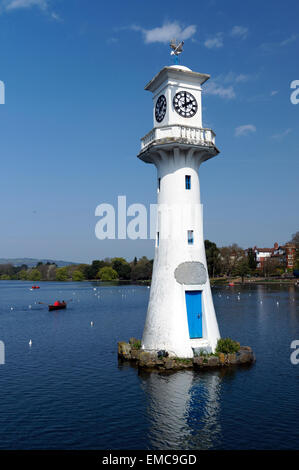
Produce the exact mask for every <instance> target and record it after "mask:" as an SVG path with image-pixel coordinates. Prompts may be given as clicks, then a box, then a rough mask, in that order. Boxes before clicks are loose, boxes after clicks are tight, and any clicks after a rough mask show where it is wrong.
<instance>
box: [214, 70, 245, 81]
mask: <svg viewBox="0 0 299 470" xmlns="http://www.w3.org/2000/svg"><path fill="white" fill-rule="evenodd" d="M251 78H252V77H251V76H250V75H245V74H244V73H239V74H236V73H234V72H228V73H227V74H226V75H223V74H221V75H219V76H218V77H217V81H221V82H223V83H241V82H248V81H249V80H250V79H251Z"/></svg>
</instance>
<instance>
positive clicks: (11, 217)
mask: <svg viewBox="0 0 299 470" xmlns="http://www.w3.org/2000/svg"><path fill="white" fill-rule="evenodd" d="M298 14H299V5H298V2H296V1H295V0H294V1H293V0H286V1H285V2H284V3H283V4H282V3H281V2H280V1H276V0H273V1H271V2H270V1H269V2H261V1H255V0H253V1H251V2H246V4H245V2H238V1H232V0H226V1H225V2H224V1H220V0H213V1H209V0H206V1H199V0H197V1H188V2H185V3H184V4H183V5H182V2H179V1H176V0H172V1H168V0H164V1H163V2H161V1H155V0H154V1H152V2H150V3H148V2H142V1H140V0H128V1H111V2H101V1H96V0H56V1H54V0H53V1H51V0H48V1H46V0H5V1H3V0H2V1H1V0H0V39H1V47H0V80H2V81H3V82H4V83H5V87H6V94H5V98H6V102H5V104H4V105H0V155H1V157H0V158H1V166H0V168H1V173H0V178H1V179H0V182H1V184H0V201H1V203H0V217H1V226H0V228H1V229H0V257H25V256H26V257H37V258H56V259H67V260H72V261H79V262H89V261H91V260H92V259H96V258H103V257H106V256H125V257H127V258H128V259H131V258H133V257H134V256H135V255H136V256H137V257H139V256H142V255H143V254H145V255H147V256H152V255H153V242H152V241H151V240H148V241H144V240H137V241H132V240H121V241H120V240H106V241H100V240H98V239H97V238H96V237H95V234H94V228H95V224H96V222H97V218H96V217H95V215H94V211H95V208H96V206H97V205H98V204H100V203H103V202H106V203H111V204H116V201H117V196H118V195H126V196H127V202H128V204H131V203H134V202H140V203H144V204H146V205H149V204H150V203H154V202H155V199H156V175H155V169H154V167H152V166H150V165H146V164H144V163H143V162H141V161H140V160H138V159H137V158H136V155H137V153H138V152H139V146H140V140H139V139H140V138H141V137H142V136H143V135H145V134H146V133H147V132H148V131H149V130H150V129H151V128H152V102H151V94H150V93H148V92H145V91H144V90H143V88H144V86H145V84H146V83H147V82H148V81H149V80H150V79H151V78H152V77H153V76H154V75H155V74H156V73H157V72H158V71H159V70H160V69H161V68H162V67H163V66H165V65H171V58H170V55H169V46H168V40H169V38H170V37H172V36H173V35H175V36H177V37H178V38H179V39H184V40H185V51H184V54H183V56H182V64H184V65H186V66H188V67H190V68H191V69H192V70H195V71H199V72H204V73H209V74H211V77H212V78H211V80H210V81H209V82H208V83H207V84H206V87H205V93H204V96H203V119H204V125H205V126H206V127H212V128H213V129H214V131H215V132H216V134H217V138H216V143H217V146H218V148H219V149H220V150H221V153H220V155H219V156H218V157H217V158H214V159H212V160H210V161H208V162H206V163H205V164H203V165H202V167H201V168H200V180H201V197H202V202H203V204H204V232H205V238H209V239H210V240H212V241H215V242H216V243H217V245H219V246H223V245H227V244H230V243H233V242H237V243H239V244H240V245H241V246H243V247H244V248H246V247H248V246H253V245H258V246H272V245H273V243H274V242H275V241H278V243H283V242H286V241H288V240H289V239H290V237H291V234H292V233H294V232H296V231H297V230H299V225H298V131H299V105H293V104H291V101H290V94H291V90H290V83H291V81H293V80H296V79H297V80H299V67H298V46H299V30H298Z"/></svg>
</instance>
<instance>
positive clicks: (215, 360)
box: [118, 338, 255, 371]
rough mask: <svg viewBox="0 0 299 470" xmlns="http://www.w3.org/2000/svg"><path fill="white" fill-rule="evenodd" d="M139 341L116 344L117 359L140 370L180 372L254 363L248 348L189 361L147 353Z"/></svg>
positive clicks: (250, 350)
mask: <svg viewBox="0 0 299 470" xmlns="http://www.w3.org/2000/svg"><path fill="white" fill-rule="evenodd" d="M139 345H140V341H138V340H137V339H136V338H131V339H130V341H129V342H128V343H126V342H124V341H121V342H119V343H118V357H119V358H120V359H121V360H123V361H134V363H135V364H136V365H137V366H138V368H141V369H156V370H174V371H175V370H182V369H194V370H198V369H201V370H202V369H211V368H219V367H229V366H236V365H243V364H250V363H253V362H255V356H254V354H253V352H252V349H251V348H250V347H249V346H240V350H239V351H238V352H237V353H233V354H224V353H217V354H209V355H202V356H196V357H193V358H190V359H185V358H179V357H161V356H158V354H157V353H156V352H147V351H144V350H142V349H140V348H139Z"/></svg>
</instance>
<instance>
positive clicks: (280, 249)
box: [246, 242, 296, 271]
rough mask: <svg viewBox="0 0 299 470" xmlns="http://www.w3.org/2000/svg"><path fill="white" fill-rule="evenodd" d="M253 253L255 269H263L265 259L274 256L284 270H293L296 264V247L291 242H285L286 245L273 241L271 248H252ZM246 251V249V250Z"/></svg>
mask: <svg viewBox="0 0 299 470" xmlns="http://www.w3.org/2000/svg"><path fill="white" fill-rule="evenodd" d="M252 251H253V253H254V255H255V259H256V263H257V266H256V267H257V269H258V270H260V271H263V269H264V264H265V262H266V260H267V259H269V258H274V259H276V260H278V261H279V263H280V264H282V265H283V266H284V267H285V269H286V270H293V269H294V268H295V264H296V247H295V245H294V244H293V243H286V245H278V243H277V242H275V243H274V245H273V248H258V247H257V246H255V247H253V248H252ZM246 252H247V253H248V250H246Z"/></svg>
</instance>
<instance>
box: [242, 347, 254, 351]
mask: <svg viewBox="0 0 299 470" xmlns="http://www.w3.org/2000/svg"><path fill="white" fill-rule="evenodd" d="M240 351H249V352H252V349H251V347H250V346H240Z"/></svg>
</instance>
